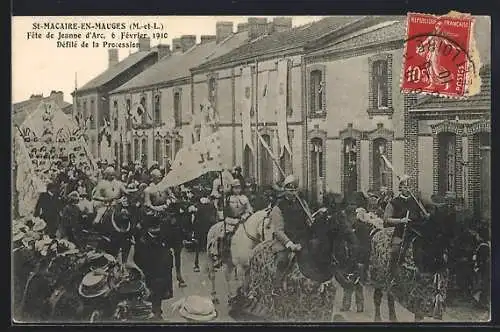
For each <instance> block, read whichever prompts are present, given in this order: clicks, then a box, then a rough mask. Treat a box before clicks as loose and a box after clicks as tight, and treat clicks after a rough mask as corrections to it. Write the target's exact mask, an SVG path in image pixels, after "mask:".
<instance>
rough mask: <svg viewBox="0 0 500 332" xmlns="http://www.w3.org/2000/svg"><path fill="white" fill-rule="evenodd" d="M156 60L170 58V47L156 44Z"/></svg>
mask: <svg viewBox="0 0 500 332" xmlns="http://www.w3.org/2000/svg"><path fill="white" fill-rule="evenodd" d="M156 47H157V48H158V59H162V58H164V57H167V56H170V45H166V44H158V46H156Z"/></svg>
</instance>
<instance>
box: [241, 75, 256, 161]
mask: <svg viewBox="0 0 500 332" xmlns="http://www.w3.org/2000/svg"><path fill="white" fill-rule="evenodd" d="M251 87H252V72H251V70H250V67H244V68H243V70H242V73H241V79H240V89H241V102H240V112H241V126H242V128H241V129H242V131H243V149H244V148H245V146H248V147H249V148H250V149H252V151H253V150H254V147H253V144H252V129H251V127H252V124H251V123H252V119H251V115H250V113H251V111H252V88H251Z"/></svg>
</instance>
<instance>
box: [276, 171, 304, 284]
mask: <svg viewBox="0 0 500 332" xmlns="http://www.w3.org/2000/svg"><path fill="white" fill-rule="evenodd" d="M297 189H298V182H297V180H296V178H295V177H294V176H293V175H289V176H287V177H286V178H285V180H284V181H283V184H282V187H281V190H282V192H280V193H279V198H278V201H277V203H276V205H275V206H274V207H273V209H272V210H271V213H270V215H269V218H270V220H271V224H272V225H274V238H275V239H276V240H277V242H276V245H274V247H273V251H274V252H275V253H276V263H277V271H276V277H275V280H274V289H275V291H279V290H280V289H281V288H282V284H283V278H284V277H285V275H286V269H287V268H288V265H289V263H290V257H289V256H290V252H294V251H295V252H296V251H300V250H301V249H302V245H303V244H304V241H306V239H308V238H310V236H309V235H310V233H309V232H310V229H309V227H308V225H307V224H306V220H307V219H308V218H309V217H308V215H307V213H306V211H305V210H304V208H305V209H309V207H308V206H307V204H306V202H305V201H302V202H299V199H301V198H299V197H298V195H297ZM302 206H304V208H303V207H302Z"/></svg>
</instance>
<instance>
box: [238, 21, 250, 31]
mask: <svg viewBox="0 0 500 332" xmlns="http://www.w3.org/2000/svg"><path fill="white" fill-rule="evenodd" d="M247 30H248V23H238V25H237V30H236V31H237V32H243V31H247Z"/></svg>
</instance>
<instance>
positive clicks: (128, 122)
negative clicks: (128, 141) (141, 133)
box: [125, 99, 132, 130]
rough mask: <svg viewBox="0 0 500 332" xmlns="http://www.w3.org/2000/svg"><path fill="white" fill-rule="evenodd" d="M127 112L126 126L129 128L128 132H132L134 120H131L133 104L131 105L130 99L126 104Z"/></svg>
mask: <svg viewBox="0 0 500 332" xmlns="http://www.w3.org/2000/svg"><path fill="white" fill-rule="evenodd" d="M126 108H127V109H126V111H127V114H126V115H125V118H126V119H127V120H126V124H125V125H126V126H127V130H131V129H132V119H131V118H130V111H131V104H130V99H127V102H126Z"/></svg>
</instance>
